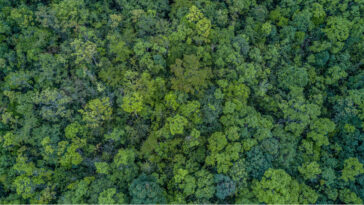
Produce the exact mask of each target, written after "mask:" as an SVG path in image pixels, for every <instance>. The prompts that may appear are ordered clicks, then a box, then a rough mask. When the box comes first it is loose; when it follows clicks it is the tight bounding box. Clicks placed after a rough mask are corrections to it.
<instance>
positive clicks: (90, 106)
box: [79, 97, 112, 128]
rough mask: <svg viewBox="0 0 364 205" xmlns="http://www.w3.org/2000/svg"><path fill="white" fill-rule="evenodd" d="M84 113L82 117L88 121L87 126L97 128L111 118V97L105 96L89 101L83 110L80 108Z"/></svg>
mask: <svg viewBox="0 0 364 205" xmlns="http://www.w3.org/2000/svg"><path fill="white" fill-rule="evenodd" d="M79 112H80V113H81V114H82V119H83V121H85V122H86V123H87V126H89V127H91V128H96V127H99V126H100V125H102V123H104V122H105V121H108V120H110V119H111V114H112V108H111V104H110V99H109V98H107V97H105V98H102V99H101V100H100V99H99V98H97V99H94V100H91V101H89V102H88V103H87V104H86V106H85V107H84V109H83V110H79Z"/></svg>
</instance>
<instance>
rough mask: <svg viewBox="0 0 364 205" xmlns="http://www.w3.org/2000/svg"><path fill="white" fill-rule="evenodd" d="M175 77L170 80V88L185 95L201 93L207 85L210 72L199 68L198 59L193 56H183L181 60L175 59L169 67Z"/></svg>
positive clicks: (207, 69)
mask: <svg viewBox="0 0 364 205" xmlns="http://www.w3.org/2000/svg"><path fill="white" fill-rule="evenodd" d="M171 71H172V73H173V74H174V76H175V77H173V78H172V80H171V82H172V88H173V89H174V90H180V91H183V92H186V93H191V94H196V93H201V92H202V91H203V89H204V88H206V87H207V86H208V84H209V79H210V78H211V70H210V69H209V68H201V67H200V63H199V59H198V58H197V57H196V56H194V55H184V57H183V60H180V59H176V62H175V64H173V65H172V66H171Z"/></svg>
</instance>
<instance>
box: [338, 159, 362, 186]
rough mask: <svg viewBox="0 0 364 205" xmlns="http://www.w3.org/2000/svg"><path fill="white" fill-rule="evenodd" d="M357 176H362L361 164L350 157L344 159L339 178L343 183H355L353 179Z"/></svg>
mask: <svg viewBox="0 0 364 205" xmlns="http://www.w3.org/2000/svg"><path fill="white" fill-rule="evenodd" d="M359 174H364V168H363V164H362V163H360V162H359V160H358V159H357V158H353V157H351V158H348V159H346V160H345V161H344V169H343V170H342V175H341V178H342V179H343V180H344V181H348V180H350V181H355V177H356V176H357V175H359Z"/></svg>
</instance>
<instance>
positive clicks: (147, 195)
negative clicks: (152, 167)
mask: <svg viewBox="0 0 364 205" xmlns="http://www.w3.org/2000/svg"><path fill="white" fill-rule="evenodd" d="M129 192H130V195H131V197H132V200H131V203H133V204H155V203H161V204H162V203H165V202H166V199H165V197H164V194H163V190H162V189H161V188H160V187H159V185H158V184H157V183H156V182H155V179H154V177H151V176H146V175H141V176H139V177H138V178H136V179H135V180H133V182H132V183H131V184H130V187H129Z"/></svg>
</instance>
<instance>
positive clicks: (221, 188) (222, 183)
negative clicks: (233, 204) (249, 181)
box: [214, 174, 236, 200]
mask: <svg viewBox="0 0 364 205" xmlns="http://www.w3.org/2000/svg"><path fill="white" fill-rule="evenodd" d="M214 180H215V183H216V184H217V185H216V193H215V195H216V197H217V198H219V199H221V200H224V199H225V198H226V197H228V196H231V195H233V194H235V191H236V185H235V182H234V181H232V180H231V179H230V177H228V176H225V175H222V174H217V175H215V179H214Z"/></svg>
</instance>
